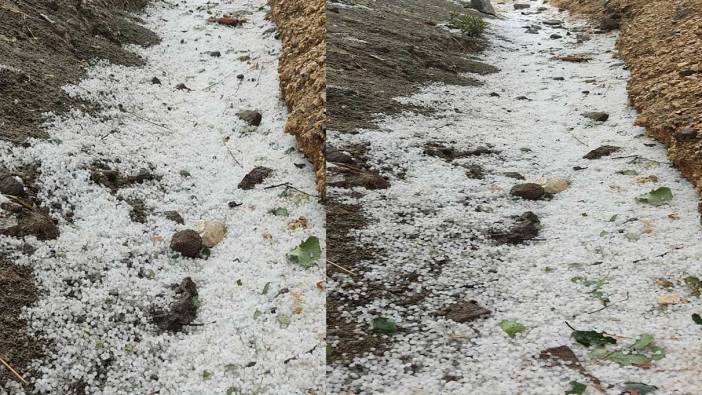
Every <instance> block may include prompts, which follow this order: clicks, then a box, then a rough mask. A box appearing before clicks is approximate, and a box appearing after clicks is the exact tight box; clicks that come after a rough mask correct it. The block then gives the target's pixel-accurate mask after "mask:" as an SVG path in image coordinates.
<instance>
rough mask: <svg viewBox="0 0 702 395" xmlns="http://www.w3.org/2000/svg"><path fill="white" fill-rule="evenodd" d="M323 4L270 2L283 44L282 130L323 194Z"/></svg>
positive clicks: (318, 0)
mask: <svg viewBox="0 0 702 395" xmlns="http://www.w3.org/2000/svg"><path fill="white" fill-rule="evenodd" d="M324 4H325V1H324V0H305V1H290V0H270V5H271V15H272V17H273V20H274V21H275V23H276V24H277V25H278V29H279V31H280V33H281V39H282V41H283V54H282V56H281V57H280V66H279V71H280V88H281V91H282V93H283V98H284V99H285V102H286V103H287V105H288V110H289V111H290V114H289V116H288V123H287V125H286V126H285V131H286V132H288V133H292V134H293V135H295V137H296V138H297V141H298V145H299V147H300V150H301V151H302V152H303V153H304V154H305V156H307V158H308V159H309V160H310V161H312V163H313V164H314V166H315V171H316V174H317V189H318V190H319V191H320V192H321V193H322V194H323V193H324V191H325V188H326V180H325V168H324V164H325V157H324V142H325V133H326V126H325V121H326V100H327V99H326V91H325V89H326V85H327V83H326V73H325V63H326V48H325V43H326V16H325V13H324V10H325V9H324Z"/></svg>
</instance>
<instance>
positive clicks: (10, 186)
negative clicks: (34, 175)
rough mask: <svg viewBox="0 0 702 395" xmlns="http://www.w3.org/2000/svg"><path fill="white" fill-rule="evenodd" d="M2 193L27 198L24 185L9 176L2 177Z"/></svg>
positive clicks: (0, 187) (0, 186)
mask: <svg viewBox="0 0 702 395" xmlns="http://www.w3.org/2000/svg"><path fill="white" fill-rule="evenodd" d="M0 193H2V194H4V195H11V196H17V197H21V198H24V197H27V191H26V190H25V189H24V184H23V183H22V182H21V181H19V180H18V179H17V178H16V177H14V176H11V175H9V174H6V175H0Z"/></svg>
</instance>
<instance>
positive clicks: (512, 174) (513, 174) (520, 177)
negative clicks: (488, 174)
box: [502, 171, 525, 180]
mask: <svg viewBox="0 0 702 395" xmlns="http://www.w3.org/2000/svg"><path fill="white" fill-rule="evenodd" d="M502 175H504V176H505V177H509V178H514V179H515V180H525V178H524V176H523V175H521V174H519V173H517V172H516V171H507V172H504V173H502Z"/></svg>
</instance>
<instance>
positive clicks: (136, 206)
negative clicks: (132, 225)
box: [127, 199, 147, 224]
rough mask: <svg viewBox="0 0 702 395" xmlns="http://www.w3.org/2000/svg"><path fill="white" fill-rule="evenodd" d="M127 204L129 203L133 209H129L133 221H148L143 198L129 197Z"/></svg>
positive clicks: (141, 222) (143, 222)
mask: <svg viewBox="0 0 702 395" xmlns="http://www.w3.org/2000/svg"><path fill="white" fill-rule="evenodd" d="M127 204H129V205H130V206H131V207H132V209H131V210H129V219H131V220H132V222H137V223H140V224H145V223H146V216H147V214H146V205H145V204H144V201H143V200H141V199H128V200H127Z"/></svg>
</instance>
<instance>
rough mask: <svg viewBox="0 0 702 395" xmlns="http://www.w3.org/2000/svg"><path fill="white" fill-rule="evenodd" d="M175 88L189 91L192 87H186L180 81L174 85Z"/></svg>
mask: <svg viewBox="0 0 702 395" xmlns="http://www.w3.org/2000/svg"><path fill="white" fill-rule="evenodd" d="M175 88H176V89H178V90H179V91H183V90H187V91H188V92H191V91H192V89H190V88H188V87H187V86H186V85H185V84H184V83H182V82H181V83H180V84H178V85H176V86H175Z"/></svg>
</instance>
